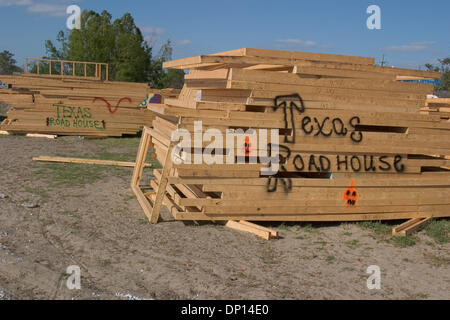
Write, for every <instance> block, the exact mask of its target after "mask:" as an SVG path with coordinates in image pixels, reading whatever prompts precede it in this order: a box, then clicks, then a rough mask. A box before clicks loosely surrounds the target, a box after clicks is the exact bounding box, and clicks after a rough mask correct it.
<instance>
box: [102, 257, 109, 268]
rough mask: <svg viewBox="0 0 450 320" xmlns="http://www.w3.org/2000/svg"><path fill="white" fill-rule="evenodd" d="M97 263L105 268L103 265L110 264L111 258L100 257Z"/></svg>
mask: <svg viewBox="0 0 450 320" xmlns="http://www.w3.org/2000/svg"><path fill="white" fill-rule="evenodd" d="M99 264H100V266H102V267H104V268H105V267H108V266H110V265H111V260H109V259H100V260H99Z"/></svg>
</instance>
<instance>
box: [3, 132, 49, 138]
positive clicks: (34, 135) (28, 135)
mask: <svg viewBox="0 0 450 320" xmlns="http://www.w3.org/2000/svg"><path fill="white" fill-rule="evenodd" d="M0 134H2V135H7V136H12V135H14V134H11V133H10V132H8V131H4V130H0ZM25 137H28V138H47V139H56V138H57V137H58V136H57V135H56V134H40V133H27V134H26V135H25Z"/></svg>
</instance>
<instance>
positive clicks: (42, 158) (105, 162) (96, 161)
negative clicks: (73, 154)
mask: <svg viewBox="0 0 450 320" xmlns="http://www.w3.org/2000/svg"><path fill="white" fill-rule="evenodd" d="M33 161H41V162H63V163H81V164H98V165H105V166H119V167H131V168H134V167H135V163H134V162H127V161H114V160H100V159H84V158H64V157H48V156H40V157H34V158H33ZM151 166H152V165H151V164H150V163H145V164H144V167H151Z"/></svg>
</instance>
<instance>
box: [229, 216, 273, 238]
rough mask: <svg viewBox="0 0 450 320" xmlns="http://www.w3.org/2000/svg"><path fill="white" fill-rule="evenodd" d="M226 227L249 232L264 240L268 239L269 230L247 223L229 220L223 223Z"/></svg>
mask: <svg viewBox="0 0 450 320" xmlns="http://www.w3.org/2000/svg"><path fill="white" fill-rule="evenodd" d="M225 226H226V227H228V228H231V229H234V230H239V231H245V232H249V233H252V234H254V235H256V236H258V237H261V238H263V239H265V240H270V232H268V231H265V230H261V229H258V228H254V227H253V226H250V225H247V224H243V223H240V222H238V221H233V220H230V221H228V222H227V223H226V224H225Z"/></svg>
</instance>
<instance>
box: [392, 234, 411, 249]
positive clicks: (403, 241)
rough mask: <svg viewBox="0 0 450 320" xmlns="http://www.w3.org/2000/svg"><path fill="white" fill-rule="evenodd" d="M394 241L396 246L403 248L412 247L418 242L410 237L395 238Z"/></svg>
mask: <svg viewBox="0 0 450 320" xmlns="http://www.w3.org/2000/svg"><path fill="white" fill-rule="evenodd" d="M392 240H393V241H394V243H395V244H397V245H399V246H400V247H403V248H405V247H411V246H413V245H415V244H416V242H415V241H414V240H413V239H412V238H410V237H400V236H393V237H392Z"/></svg>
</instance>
